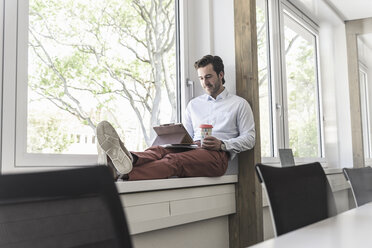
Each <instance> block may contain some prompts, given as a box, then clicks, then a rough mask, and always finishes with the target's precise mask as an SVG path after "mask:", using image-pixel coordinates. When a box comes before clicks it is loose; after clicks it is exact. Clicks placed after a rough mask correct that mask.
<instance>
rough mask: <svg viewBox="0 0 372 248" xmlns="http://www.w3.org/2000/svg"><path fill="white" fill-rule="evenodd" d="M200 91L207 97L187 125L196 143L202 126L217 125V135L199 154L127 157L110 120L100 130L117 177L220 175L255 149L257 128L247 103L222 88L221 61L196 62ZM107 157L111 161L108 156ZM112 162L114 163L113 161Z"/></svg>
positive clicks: (156, 151)
mask: <svg viewBox="0 0 372 248" xmlns="http://www.w3.org/2000/svg"><path fill="white" fill-rule="evenodd" d="M194 66H195V69H196V70H197V73H198V76H199V80H200V83H201V86H202V87H203V89H204V90H205V92H206V94H204V95H202V96H199V97H196V98H194V99H192V100H191V101H190V102H189V104H188V106H187V108H186V113H185V122H184V126H185V128H186V129H187V131H188V132H189V134H190V136H191V137H192V138H193V140H194V141H195V143H197V144H199V146H200V142H198V141H199V140H200V138H201V135H200V128H199V126H200V125H201V124H211V125H213V131H212V135H213V136H208V137H206V138H205V139H204V140H203V145H202V146H201V147H199V148H197V149H192V150H186V151H180V150H174V149H167V148H163V147H161V146H152V147H150V148H148V149H146V150H145V151H144V152H129V151H128V150H127V149H126V148H125V146H124V144H123V142H122V141H121V140H120V138H119V136H118V134H117V133H116V131H115V129H114V128H113V127H112V126H111V125H110V123H108V122H107V121H103V122H101V123H99V124H98V126H97V137H98V143H99V145H100V147H101V148H102V150H103V151H104V153H105V154H104V157H105V158H107V157H108V158H109V159H110V160H111V163H109V164H111V165H113V167H114V168H115V170H116V172H117V173H118V174H119V176H118V177H122V176H123V175H124V177H126V178H127V179H129V180H145V179H161V178H169V177H173V176H178V177H200V176H208V177H215V176H222V175H223V174H224V173H225V171H226V169H227V165H228V160H229V158H230V159H233V158H234V157H235V156H236V154H237V153H239V152H242V151H245V150H248V149H252V148H253V146H254V144H255V127H254V120H253V114H252V109H251V107H250V106H249V104H248V102H247V101H246V100H245V99H243V98H241V97H239V96H236V95H233V94H230V93H229V92H228V91H227V89H225V87H224V86H223V85H224V83H225V79H224V75H225V72H224V65H223V62H222V59H221V58H220V57H218V56H212V55H206V56H204V57H203V58H201V59H200V60H198V61H196V62H195V64H194ZM106 155H107V156H106ZM109 162H110V161H109Z"/></svg>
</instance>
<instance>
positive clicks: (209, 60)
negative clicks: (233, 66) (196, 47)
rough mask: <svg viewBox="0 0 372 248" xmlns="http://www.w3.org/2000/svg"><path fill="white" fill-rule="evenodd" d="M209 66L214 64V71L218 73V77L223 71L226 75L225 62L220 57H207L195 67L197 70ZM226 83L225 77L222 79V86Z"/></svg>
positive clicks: (200, 60)
mask: <svg viewBox="0 0 372 248" xmlns="http://www.w3.org/2000/svg"><path fill="white" fill-rule="evenodd" d="M209 64H212V66H213V70H214V71H215V72H216V73H217V75H219V74H220V72H221V71H222V72H223V73H224V74H225V71H224V65H223V62H222V59H221V58H220V57H219V56H213V55H205V56H204V57H203V58H201V59H199V60H197V61H196V62H195V63H194V67H195V69H196V70H197V69H199V68H200V67H206V66H207V65H209ZM224 83H225V76H223V77H222V84H224Z"/></svg>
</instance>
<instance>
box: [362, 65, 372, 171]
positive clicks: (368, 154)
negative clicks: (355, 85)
mask: <svg viewBox="0 0 372 248" xmlns="http://www.w3.org/2000/svg"><path fill="white" fill-rule="evenodd" d="M362 74H363V78H364V80H363V81H362V80H361V75H362ZM359 88H360V96H361V97H360V105H361V112H362V113H361V115H362V134H363V147H364V158H365V160H366V164H368V165H369V164H371V163H372V142H371V141H372V139H371V134H370V130H371V116H370V105H369V104H370V100H369V87H368V68H367V66H365V65H364V64H363V63H362V62H360V61H359ZM363 114H364V115H365V116H364V118H365V122H364V121H363V119H364V118H363ZM366 146H367V147H366Z"/></svg>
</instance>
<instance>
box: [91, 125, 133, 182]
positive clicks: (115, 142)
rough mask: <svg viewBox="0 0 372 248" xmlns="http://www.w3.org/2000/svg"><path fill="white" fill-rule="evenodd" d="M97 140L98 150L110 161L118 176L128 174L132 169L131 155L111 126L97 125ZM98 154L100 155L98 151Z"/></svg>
mask: <svg viewBox="0 0 372 248" xmlns="http://www.w3.org/2000/svg"><path fill="white" fill-rule="evenodd" d="M97 139H98V144H99V146H100V148H101V149H102V150H103V151H104V153H105V154H106V155H107V156H108V157H109V158H110V159H111V161H112V164H113V165H114V167H115V169H116V170H117V171H118V173H119V174H121V175H124V174H128V173H129V172H130V171H131V170H132V168H133V157H132V154H130V152H129V151H128V150H127V149H126V148H125V146H124V143H123V142H122V141H121V140H120V138H119V135H118V134H117V132H116V131H115V129H114V128H113V126H112V125H111V124H110V123H109V122H107V121H102V122H100V123H98V125H97ZM98 152H99V154H100V153H101V152H100V150H99V149H98Z"/></svg>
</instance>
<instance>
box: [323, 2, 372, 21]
mask: <svg viewBox="0 0 372 248" xmlns="http://www.w3.org/2000/svg"><path fill="white" fill-rule="evenodd" d="M323 1H324V2H326V3H327V4H328V5H329V6H330V7H331V8H333V9H334V10H335V11H336V12H337V13H338V14H339V16H340V17H341V18H342V19H343V20H344V21H347V20H355V19H361V18H367V17H372V1H371V0H323Z"/></svg>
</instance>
